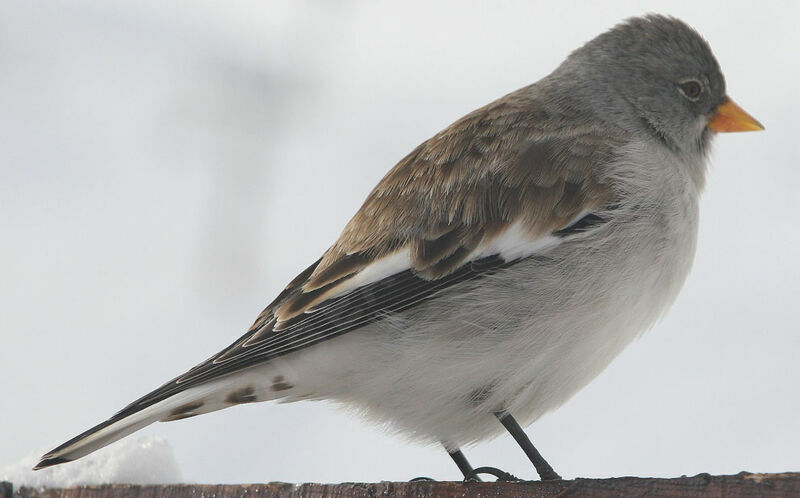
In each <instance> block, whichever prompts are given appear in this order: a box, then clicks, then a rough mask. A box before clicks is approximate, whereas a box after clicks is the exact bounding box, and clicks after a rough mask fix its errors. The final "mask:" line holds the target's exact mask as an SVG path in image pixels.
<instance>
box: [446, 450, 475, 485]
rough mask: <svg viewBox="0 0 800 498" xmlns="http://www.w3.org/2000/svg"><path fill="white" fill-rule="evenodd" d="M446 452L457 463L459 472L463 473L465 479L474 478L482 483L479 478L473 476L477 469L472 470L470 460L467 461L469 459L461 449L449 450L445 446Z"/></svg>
mask: <svg viewBox="0 0 800 498" xmlns="http://www.w3.org/2000/svg"><path fill="white" fill-rule="evenodd" d="M445 450H447V454H448V455H450V458H452V459H453V461H454V462H456V465H457V466H458V470H460V471H461V473H462V474H464V479H468V478H472V479H477V480H478V481H480V479H478V478H477V476H473V475H472V473H473V472H475V469H473V468H472V465H470V463H469V460H467V457H465V456H464V454H463V453H461V450H460V449H458V448H456V449H455V450H448V449H447V447H446V446H445Z"/></svg>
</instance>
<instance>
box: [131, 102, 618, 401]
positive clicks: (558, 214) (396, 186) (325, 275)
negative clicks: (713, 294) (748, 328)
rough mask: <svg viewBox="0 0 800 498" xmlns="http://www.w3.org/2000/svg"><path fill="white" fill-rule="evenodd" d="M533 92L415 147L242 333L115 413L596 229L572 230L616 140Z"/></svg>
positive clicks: (605, 192) (596, 202)
mask: <svg viewBox="0 0 800 498" xmlns="http://www.w3.org/2000/svg"><path fill="white" fill-rule="evenodd" d="M535 95H536V92H535V91H532V90H531V89H530V88H527V89H523V90H522V91H518V92H515V93H512V94H509V95H507V96H506V97H504V98H502V99H500V100H498V101H496V102H494V103H492V104H489V105H488V106H486V107H484V108H481V109H478V110H477V111H475V112H473V113H471V114H469V115H467V116H465V117H464V118H462V119H461V120H459V121H457V122H456V123H454V124H453V125H451V126H450V127H448V128H447V129H445V130H444V131H442V132H441V133H439V134H437V135H436V136H434V137H433V138H431V139H430V140H428V141H426V142H424V143H423V144H422V145H420V146H419V147H417V148H416V149H415V150H414V151H413V152H411V154H409V155H408V156H406V157H405V158H404V159H403V160H401V161H400V162H399V163H398V164H397V165H396V166H395V167H394V168H393V169H392V170H391V171H390V172H389V173H388V174H387V175H386V177H385V178H384V179H383V180H382V181H381V182H380V183H379V184H378V186H377V187H376V188H375V189H374V190H373V191H372V192H371V193H370V195H369V196H368V197H367V199H366V201H365V203H364V205H363V206H362V207H361V209H360V210H359V211H358V212H357V213H356V215H355V216H354V217H353V219H352V220H351V221H350V222H349V223H348V224H347V226H346V227H345V229H344V231H343V232H342V234H341V236H340V238H339V240H338V241H337V242H336V243H335V244H334V245H333V246H332V247H331V248H330V249H328V251H326V252H325V254H324V255H323V256H322V258H320V259H319V260H318V261H317V262H315V263H314V264H312V265H311V266H309V267H308V268H307V269H306V270H305V271H304V272H302V273H301V274H300V275H298V277H297V278H295V279H294V280H293V281H292V282H291V283H290V284H289V285H288V286H287V287H286V289H284V291H283V292H281V294H280V295H279V296H278V297H277V298H276V299H275V300H274V301H273V302H272V303H271V304H270V305H269V306H267V308H266V309H265V310H264V311H263V312H262V313H261V315H259V317H258V318H257V319H256V321H255V323H254V324H253V326H252V327H251V328H250V329H249V330H248V331H247V333H246V334H244V335H243V336H242V337H240V338H239V339H238V340H237V341H236V342H234V343H233V344H231V345H230V346H229V347H228V348H226V349H224V350H223V351H221V352H220V353H218V354H216V355H214V356H213V357H212V358H209V359H208V360H207V361H205V362H203V363H201V364H200V365H198V366H196V367H195V368H193V369H191V370H190V371H188V372H186V373H185V374H184V375H182V376H180V377H178V378H176V379H173V380H172V381H170V382H168V383H167V384H165V385H163V386H162V387H161V388H159V389H157V390H156V391H153V392H152V393H150V394H148V395H147V396H145V397H143V398H141V399H139V400H137V401H135V402H134V403H132V404H131V405H129V406H128V407H126V408H125V409H124V410H123V411H122V412H120V413H121V414H124V413H125V412H126V411H129V412H131V413H133V412H135V411H137V410H140V409H142V408H144V407H146V406H149V405H152V404H153V403H156V402H158V401H160V400H163V399H166V398H167V397H169V396H172V395H174V394H175V393H177V392H180V391H182V390H185V389H187V388H189V387H191V386H194V385H198V384H202V383H205V382H208V381H209V380H212V379H215V378H218V377H220V376H222V375H226V374H229V373H231V372H235V371H238V370H242V369H244V368H248V367H250V366H253V365H257V364H259V363H262V362H266V361H269V360H270V359H272V358H275V357H278V356H282V355H285V354H288V353H291V352H295V351H298V350H301V349H303V348H306V347H309V346H311V345H314V344H318V343H319V342H322V341H324V340H328V339H330V338H332V337H336V336H339V335H341V334H344V333H346V332H349V331H351V330H355V329H357V328H360V327H363V326H364V325H367V324H369V323H374V322H376V321H379V320H381V319H383V318H384V317H386V316H388V315H391V314H392V313H399V312H402V311H405V310H408V309H410V308H412V307H414V306H417V305H418V304H420V303H422V302H425V301H426V300H429V299H431V298H432V297H434V296H436V295H437V294H438V293H441V292H446V291H447V289H448V288H450V287H452V286H453V285H455V284H458V283H460V282H464V281H468V280H472V279H479V278H481V277H484V276H486V275H490V274H492V273H494V272H497V271H502V270H504V269H507V268H509V267H511V266H512V265H514V264H516V263H517V262H518V261H520V260H521V259H522V258H524V257H525V256H526V255H530V253H531V251H535V250H541V249H542V248H544V247H545V246H547V244H551V243H557V242H558V241H559V240H560V239H561V238H564V237H566V236H572V235H574V234H578V233H581V232H582V231H583V230H584V229H586V227H590V225H591V226H594V224H589V223H581V224H579V225H575V224H576V223H577V221H578V218H579V217H582V216H585V215H586V214H587V213H591V212H592V211H594V210H597V209H601V208H602V207H603V206H608V205H610V203H612V202H613V200H614V199H613V190H612V188H611V186H610V185H608V184H607V182H606V181H604V180H603V178H602V176H601V174H600V170H601V168H598V167H597V165H599V164H603V163H605V162H608V161H611V160H613V159H614V156H613V153H612V150H613V148H614V146H615V145H618V144H619V143H621V140H617V139H615V137H616V136H622V134H621V133H620V134H615V130H614V129H611V128H609V127H603V128H602V129H600V128H596V129H593V128H570V129H566V128H565V127H564V125H563V123H568V122H573V123H574V122H575V116H570V115H567V113H568V112H569V111H564V110H563V109H567V110H569V109H570V107H569V106H565V105H563V103H562V105H560V106H559V108H558V110H556V109H555V107H549V106H548V105H547V104H546V103H545V102H543V101H540V100H537V99H535V98H534V97H532V96H535ZM574 112H578V111H574ZM559 113H561V115H559ZM433 199H435V202H434V201H433ZM597 219H599V218H597V217H595V218H591V219H590V220H591V221H592V222H593V223H594V222H595V221H596V220H597ZM570 226H573V227H579V228H580V230H579V229H575V228H573V229H571V230H566V227H570ZM509 234H511V235H509ZM551 234H553V235H551ZM512 239H513V240H512ZM554 241H555V242H554ZM509 244H511V245H509ZM514 244H516V245H514ZM503 247H505V248H506V249H508V247H512V248H513V251H505V253H504V252H503V250H502V249H503ZM526 251H527V253H526ZM509 255H512V256H509Z"/></svg>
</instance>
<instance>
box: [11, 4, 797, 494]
mask: <svg viewBox="0 0 800 498" xmlns="http://www.w3.org/2000/svg"><path fill="white" fill-rule="evenodd" d="M645 12H660V13H665V14H671V15H675V16H677V17H680V18H682V19H684V20H685V21H687V22H688V23H690V24H691V25H693V26H694V27H695V28H697V29H698V31H700V33H702V34H703V35H704V36H705V37H706V38H707V39H708V40H709V42H710V43H711V45H712V47H713V49H714V51H715V53H716V55H717V57H718V59H719V61H720V63H721V65H722V67H723V70H724V72H725V74H726V77H727V80H728V88H729V93H730V95H731V96H732V97H733V98H734V99H735V100H736V101H737V102H738V103H739V104H741V105H742V106H743V107H744V108H745V109H746V110H748V111H749V112H750V113H752V114H753V115H754V116H756V117H757V118H758V119H760V120H761V121H762V122H763V123H764V124H765V126H766V128H767V129H766V131H765V132H761V133H749V134H733V135H724V136H720V137H718V139H717V140H716V143H715V154H714V158H713V166H712V169H711V173H710V177H709V182H708V188H707V191H706V194H705V197H704V199H703V202H702V225H701V231H700V242H699V247H698V252H697V258H696V263H695V267H694V270H693V272H692V275H691V276H690V278H689V281H688V283H687V285H686V287H685V289H684V291H683V293H682V294H681V296H680V297H679V299H678V301H677V303H676V304H675V306H674V308H673V309H672V311H671V312H670V313H669V314H668V316H667V317H666V319H665V320H663V321H662V322H661V323H659V324H658V325H657V326H656V327H655V328H654V329H653V330H652V331H650V332H649V333H648V334H647V335H645V336H644V338H643V339H642V340H640V341H639V342H637V343H635V344H634V345H633V346H631V347H630V348H629V349H628V350H626V351H625V353H623V355H622V356H621V357H620V358H618V359H617V361H615V362H614V363H613V364H612V366H611V367H610V368H609V369H608V370H607V371H606V372H605V373H604V374H603V375H601V376H600V377H599V378H598V379H597V380H596V381H595V382H594V383H592V384H591V385H590V386H589V387H588V388H586V389H585V390H583V391H582V392H581V393H580V394H578V395H577V396H576V397H575V398H574V399H572V400H571V401H570V402H569V403H568V404H567V405H565V406H564V407H563V408H561V409H560V410H558V411H556V412H554V413H552V414H550V415H548V416H546V417H544V418H543V419H541V420H540V421H539V422H537V423H536V424H534V425H533V426H531V427H529V428H528V433H529V434H530V435H531V437H532V439H533V441H534V443H535V444H536V446H537V447H538V448H539V449H540V450H541V451H542V453H543V454H544V455H545V456H546V457H547V459H548V460H549V461H550V462H551V463H552V464H553V466H554V467H555V468H556V470H558V471H559V472H560V473H561V474H562V475H563V476H565V477H575V476H582V477H595V476H597V477H603V476H623V475H639V476H676V475H681V474H696V473H699V472H711V473H735V472H738V471H740V470H749V471H765V472H778V471H789V470H794V471H797V470H800V416H799V415H798V413H800V399H799V398H800V394H798V383H800V361H798V354H799V352H800V351H799V350H800V347H799V346H800V337H798V332H800V327H798V318H797V309H798V297H800V282H799V281H800V258H798V247H800V235H798V223H797V211H798V207H800V206H799V204H800V202H799V201H798V193H799V189H798V185H800V161H798V159H800V146H798V144H800V140H798V137H797V136H796V133H797V130H796V128H797V116H798V115H800V105H798V97H797V86H798V77H800V74H799V72H798V66H799V63H798V56H797V49H798V47H800V35H798V30H797V29H796V22H797V19H798V17H800V3H799V2H797V1H787V2H769V3H766V2H762V3H758V4H757V5H756V4H755V3H753V2H737V3H733V2H727V1H726V2H696V1H689V2H639V1H636V2H633V1H630V2H626V1H606V2H602V3H593V4H588V3H587V4H582V3H570V2H561V3H558V4H556V3H553V4H550V3H543V2H531V1H525V2H510V1H504V2H486V3H479V2H455V1H453V2H426V1H416V2H408V1H405V2H394V3H388V2H368V1H360V2H359V1H350V2H322V1H320V2H299V1H288V0H287V1H269V2H262V1H257V0H253V1H244V0H241V1H231V2H211V1H203V2H199V1H192V2H189V1H173V2H160V1H155V0H152V1H144V2H143V1H141V0H139V1H117V2H104V1H102V0H95V1H88V0H86V1H72V2H58V1H52V0H45V1H40V2H36V3H34V2H24V1H12V2H5V3H4V6H3V15H2V16H0V234H2V235H0V237H2V238H1V239H0V271H2V278H0V330H1V331H2V342H0V467H2V465H4V464H11V463H13V462H15V461H18V460H20V459H21V458H22V457H24V456H25V455H31V454H40V453H41V452H43V451H45V450H49V449H50V448H52V447H53V446H55V445H57V444H60V443H61V442H63V441H64V440H66V439H68V438H70V437H72V436H74V435H75V434H77V433H79V432H81V431H83V430H84V429H87V428H88V427H90V426H92V425H94V424H95V423H97V422H100V421H102V420H104V419H105V418H106V417H107V416H110V415H111V414H112V413H114V412H115V411H117V410H118V409H120V408H121V407H122V406H123V405H125V404H127V403H128V402H130V401H132V400H133V399H135V398H137V397H139V396H140V395H142V394H144V393H146V392H147V391H149V390H151V389H152V388H154V387H157V386H158V385H160V384H161V383H162V382H164V381H166V380H168V379H170V378H172V377H173V376H174V375H176V374H179V373H181V372H183V371H185V370H186V369H188V368H189V367H191V366H193V365H194V364H196V363H198V362H199V361H201V360H203V359H205V358H207V357H208V356H210V355H211V354H213V353H215V352H216V351H218V350H219V349H221V348H222V347H223V346H226V345H227V344H229V343H230V342H232V341H233V340H234V339H235V338H236V337H238V336H239V335H240V334H241V333H242V332H243V331H244V330H246V328H247V327H248V326H249V325H250V323H251V322H252V320H253V319H254V318H255V316H256V315H257V314H258V313H259V312H260V311H261V309H262V308H263V306H264V305H266V304H267V302H269V301H270V300H271V299H272V298H273V297H274V296H275V294H277V293H278V292H279V291H280V290H281V288H282V287H283V285H284V284H285V283H286V282H288V281H289V280H290V279H291V278H292V277H294V275H295V274H296V273H298V272H299V271H300V270H302V269H304V268H305V267H306V266H307V265H308V264H309V263H311V262H312V261H314V260H315V259H316V258H317V257H318V256H319V255H320V254H321V253H322V251H323V250H325V249H326V248H327V246H328V245H329V244H331V243H332V242H333V241H334V240H335V238H336V237H337V235H338V233H339V231H340V230H341V228H342V227H343V226H344V224H345V223H346V222H347V220H348V219H349V218H350V216H351V215H352V214H353V213H354V212H355V210H356V209H357V208H358V207H359V205H360V203H361V202H362V201H363V199H364V197H365V196H366V194H367V193H368V192H369V190H370V189H371V188H372V186H373V185H374V184H375V183H376V182H377V181H378V180H379V179H380V178H381V177H382V176H383V174H384V173H385V172H386V171H387V170H388V169H389V168H390V167H391V166H392V165H393V164H394V163H395V162H396V161H397V160H399V159H400V158H401V157H403V156H404V155H405V154H406V153H407V152H408V151H410V150H411V149H412V148H413V147H415V146H416V145H417V144H418V143H420V142H421V141H423V140H424V139H426V138H428V137H429V136H430V135H432V134H434V133H435V132H437V131H438V130H440V129H441V128H443V127H444V126H446V125H448V124H449V123H451V122H452V121H454V120H455V119H457V118H459V117H460V116H462V115H463V114H465V113H467V112H469V111H471V110H472V109H474V108H477V107H479V106H481V105H483V104H485V103H487V102H489V101H491V100H493V99H495V98H497V97H499V96H501V95H503V94H505V93H507V92H509V91H512V90H514V89H516V88H519V87H521V86H523V85H526V84H528V83H531V82H533V81H535V80H538V79H539V78H541V77H542V76H544V75H546V74H547V73H549V72H550V71H551V70H552V69H554V68H555V67H556V66H557V65H558V64H559V62H560V61H561V60H562V59H563V58H564V57H566V55H567V54H568V53H569V52H570V51H571V50H573V49H575V48H577V47H578V46H580V45H581V44H582V43H583V42H585V41H587V40H589V39H590V38H592V37H594V36H595V35H597V34H599V33H600V32H602V31H604V30H606V29H608V28H609V27H611V26H612V25H614V24H615V23H617V22H619V21H620V20H622V19H624V18H627V17H630V16H633V15H638V14H643V13H645ZM143 432H144V434H151V435H153V434H158V435H162V436H164V437H165V438H167V439H168V440H169V441H170V442H171V445H172V447H173V448H174V451H175V454H176V458H177V461H178V463H179V465H180V467H181V469H182V472H183V478H184V480H186V481H196V482H207V483H235V482H266V481H272V480H282V481H294V482H302V481H322V482H340V481H377V480H407V479H410V478H412V477H415V476H419V475H427V476H431V477H434V478H437V479H458V478H459V476H460V474H459V472H458V470H457V469H456V467H455V466H454V465H453V463H452V462H451V461H450V459H449V458H448V457H447V455H446V454H445V453H444V452H443V451H442V450H441V449H440V448H438V447H430V448H425V447H419V446H414V445H411V444H409V443H406V442H405V441H403V440H401V439H397V438H394V437H388V436H385V435H383V434H382V433H381V431H380V430H379V429H376V428H374V427H372V426H370V425H368V424H366V423H364V422H362V421H361V420H359V419H357V418H354V417H352V416H350V415H348V414H347V413H345V412H343V411H341V410H338V409H337V408H336V407H334V406H331V405H327V404H325V403H299V404H293V405H275V404H256V405H248V406H243V407H237V408H234V409H231V410H225V411H221V412H216V413H212V414H209V415H204V416H202V417H197V418H192V419H189V420H186V421H181V422H178V423H175V424H156V425H153V426H151V427H149V428H147V429H146V430H145V431H143ZM465 452H466V454H467V456H468V457H469V458H470V460H471V461H472V463H473V464H475V465H494V466H498V467H500V468H503V469H504V470H507V471H510V472H513V473H515V474H518V475H520V476H523V477H528V478H533V477H534V476H535V472H534V470H533V468H532V467H531V465H530V464H529V463H528V461H527V459H526V458H525V456H524V455H523V454H522V452H521V451H520V450H519V449H518V448H517V446H516V444H515V443H514V442H513V441H512V440H511V438H510V437H502V438H500V439H497V440H495V441H492V442H488V443H484V444H481V445H478V446H476V447H474V448H467V449H466V451H465Z"/></svg>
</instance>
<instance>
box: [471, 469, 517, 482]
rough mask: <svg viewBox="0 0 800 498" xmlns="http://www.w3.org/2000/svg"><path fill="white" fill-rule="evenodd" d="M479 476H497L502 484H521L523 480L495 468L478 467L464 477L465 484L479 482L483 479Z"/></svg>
mask: <svg viewBox="0 0 800 498" xmlns="http://www.w3.org/2000/svg"><path fill="white" fill-rule="evenodd" d="M478 474H489V475H492V476H495V477H496V478H497V480H498V481H502V482H520V481H522V479H520V478H519V477H517V476H515V475H514V474H509V473H508V472H505V471H503V470H500V469H498V468H495V467H478V468H477V469H475V470H473V471H472V472H470V473H469V474H467V475H466V476H464V482H479V481H480V480H481V479H480V478H479V477H478Z"/></svg>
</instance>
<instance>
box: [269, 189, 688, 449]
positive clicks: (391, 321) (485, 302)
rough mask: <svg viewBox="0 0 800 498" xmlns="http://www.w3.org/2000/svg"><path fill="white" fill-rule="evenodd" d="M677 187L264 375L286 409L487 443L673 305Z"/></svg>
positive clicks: (536, 411)
mask: <svg viewBox="0 0 800 498" xmlns="http://www.w3.org/2000/svg"><path fill="white" fill-rule="evenodd" d="M679 180H680V178H678V179H676V180H675V181H674V182H673V183H672V184H670V183H669V182H666V183H663V184H662V185H661V186H660V191H659V194H661V195H663V199H662V200H661V201H659V202H657V203H655V204H652V205H650V207H646V208H642V207H641V206H637V205H636V203H632V204H631V205H630V206H627V207H624V208H623V210H622V211H623V213H622V214H619V215H618V216H617V217H616V218H614V219H612V220H611V221H609V222H608V223H606V224H604V225H602V226H601V227H600V228H598V229H596V230H595V231H593V232H588V233H586V234H584V235H581V236H579V237H578V238H575V239H571V240H567V241H566V242H564V243H562V244H561V245H559V246H557V247H555V248H552V249H549V250H547V251H546V252H543V253H542V255H541V257H534V258H528V259H526V260H524V261H521V262H519V263H517V264H516V265H514V266H512V267H511V268H509V269H508V270H505V271H504V272H502V273H498V274H495V275H492V276H487V277H483V278H481V279H478V280H475V281H472V282H466V283H463V284H460V285H459V286H457V287H452V288H450V289H448V290H447V291H446V292H445V293H444V294H443V295H441V296H440V297H441V298H443V299H436V300H432V301H428V302H426V303H425V304H423V305H420V306H418V307H416V308H414V309H412V310H410V311H408V312H405V313H402V314H399V315H395V316H392V317H389V318H386V319H384V320H382V321H380V322H378V323H376V324H373V325H370V326H368V327H365V328H364V329H360V330H358V331H355V332H350V333H348V334H345V335H344V336H342V337H339V338H336V339H333V340H330V341H327V342H325V343H322V344H319V345H316V346H314V347H312V348H309V349H308V350H305V351H302V352H299V353H295V354H293V355H289V356H287V357H285V358H279V359H278V360H276V361H275V362H274V363H271V364H270V369H271V371H273V372H275V371H280V373H281V375H282V376H284V377H286V378H287V379H291V380H290V381H289V382H290V383H291V384H292V385H293V386H294V388H293V389H292V390H291V392H287V393H286V394H287V395H288V398H287V399H286V400H287V401H292V400H295V399H309V398H317V399H330V400H334V401H338V402H341V403H343V404H345V405H347V406H348V407H351V408H355V409H357V410H359V411H361V412H362V413H363V414H364V415H366V416H367V418H369V419H371V420H374V421H376V422H378V423H381V424H388V426H389V427H391V428H392V429H394V430H396V431H397V432H399V433H401V434H403V435H405V436H407V437H409V438H411V439H417V440H421V441H425V442H439V441H445V442H447V443H450V444H453V445H457V446H460V445H464V444H469V443H472V442H476V441H479V440H482V439H486V438H489V437H492V436H495V435H497V434H498V433H500V432H501V431H502V426H501V425H500V424H498V423H497V421H496V419H495V418H494V415H493V414H494V413H495V412H497V411H501V410H507V411H509V412H510V413H511V414H513V415H514V416H515V417H516V418H517V419H518V420H519V421H520V422H521V423H522V424H523V425H526V424H528V423H530V422H533V421H534V420H536V419H537V418H539V417H540V416H541V415H543V414H544V413H546V412H547V411H550V410H552V409H554V408H557V407H558V406H560V405H561V404H562V403H564V402H565V401H567V400H568V399H569V398H570V397H571V396H572V395H574V394H575V393H576V392H577V391H578V390H579V389H581V388H582V387H584V386H585V385H586V384H587V383H589V382H590V381H591V380H592V379H593V378H595V377H596V376H597V375H598V374H599V373H600V372H601V371H602V370H603V369H604V368H605V367H607V366H608V364H609V363H610V362H611V360H612V359H613V358H614V357H616V356H617V355H618V354H619V353H620V352H621V351H622V350H623V349H624V348H625V347H626V346H627V345H628V344H630V342H631V341H632V340H633V339H635V338H636V337H637V336H639V335H640V334H641V333H642V332H644V331H645V330H647V329H648V328H649V327H650V326H651V325H652V324H653V323H654V322H655V321H656V320H657V319H658V318H659V317H660V315H661V314H662V313H663V312H664V311H665V310H666V308H667V307H668V306H669V305H670V304H671V303H672V301H673V300H674V298H675V296H676V295H677V293H678V291H679V289H680V287H681V285H682V284H683V282H684V280H685V277H686V275H687V273H688V271H689V268H690V266H691V261H692V257H693V254H694V247H695V240H696V231H697V202H696V201H697V192H696V191H685V190H686V183H684V182H681V181H679ZM581 238H583V240H581ZM273 369H274V370H273Z"/></svg>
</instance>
